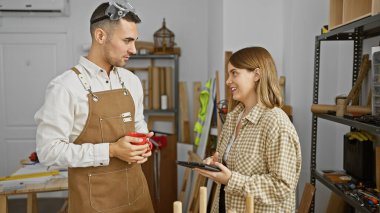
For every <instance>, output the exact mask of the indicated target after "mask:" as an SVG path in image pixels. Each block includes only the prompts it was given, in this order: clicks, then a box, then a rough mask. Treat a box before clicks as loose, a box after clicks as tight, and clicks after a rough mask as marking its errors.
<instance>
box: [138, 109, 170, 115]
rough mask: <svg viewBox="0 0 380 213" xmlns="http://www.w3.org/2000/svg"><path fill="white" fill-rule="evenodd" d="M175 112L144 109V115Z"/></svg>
mask: <svg viewBox="0 0 380 213" xmlns="http://www.w3.org/2000/svg"><path fill="white" fill-rule="evenodd" d="M176 112H177V110H175V109H173V110H160V109H156V110H155V109H146V110H144V113H146V114H175V113H176Z"/></svg>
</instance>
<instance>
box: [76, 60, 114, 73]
mask: <svg viewBox="0 0 380 213" xmlns="http://www.w3.org/2000/svg"><path fill="white" fill-rule="evenodd" d="M79 64H80V65H82V66H83V67H84V68H85V69H86V70H87V72H89V74H90V75H97V74H98V73H99V72H101V71H103V72H106V71H105V70H104V69H103V68H101V67H99V66H98V65H96V64H95V63H94V62H92V61H90V60H88V58H87V57H85V56H81V57H80V58H79ZM115 70H117V67H113V68H112V70H111V71H115Z"/></svg>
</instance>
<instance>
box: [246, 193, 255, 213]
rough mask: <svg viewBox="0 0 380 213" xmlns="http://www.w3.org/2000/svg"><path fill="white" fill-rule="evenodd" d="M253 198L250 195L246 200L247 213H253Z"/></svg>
mask: <svg viewBox="0 0 380 213" xmlns="http://www.w3.org/2000/svg"><path fill="white" fill-rule="evenodd" d="M253 208H254V205H253V196H252V195H251V194H248V195H247V197H246V198H245V213H253Z"/></svg>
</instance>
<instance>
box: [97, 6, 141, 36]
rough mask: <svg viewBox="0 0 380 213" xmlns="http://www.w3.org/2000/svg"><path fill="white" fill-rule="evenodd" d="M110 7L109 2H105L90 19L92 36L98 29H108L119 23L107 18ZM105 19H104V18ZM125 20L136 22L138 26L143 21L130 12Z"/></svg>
mask: <svg viewBox="0 0 380 213" xmlns="http://www.w3.org/2000/svg"><path fill="white" fill-rule="evenodd" d="M108 6H109V3H108V2H104V3H102V4H101V5H99V6H98V7H97V8H96V9H95V10H94V12H93V13H92V15H91V19H90V23H91V24H90V32H91V36H92V35H93V33H94V31H95V29H96V28H107V27H108V26H114V25H116V24H117V23H118V20H116V21H113V20H110V19H109V18H108V17H106V10H107V8H108ZM103 17H104V18H103ZM123 19H125V20H127V21H129V22H134V23H136V24H138V23H140V22H141V19H140V18H139V16H138V15H137V14H136V13H133V12H128V13H127V14H126V15H125V16H124V17H123Z"/></svg>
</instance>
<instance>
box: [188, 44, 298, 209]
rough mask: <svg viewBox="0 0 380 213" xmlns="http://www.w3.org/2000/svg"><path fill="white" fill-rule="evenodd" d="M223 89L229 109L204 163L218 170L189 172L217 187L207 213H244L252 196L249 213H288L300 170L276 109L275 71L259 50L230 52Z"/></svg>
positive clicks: (294, 142) (292, 133)
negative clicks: (228, 94) (229, 96)
mask: <svg viewBox="0 0 380 213" xmlns="http://www.w3.org/2000/svg"><path fill="white" fill-rule="evenodd" d="M228 74H229V76H228V79H227V81H226V84H227V86H228V87H229V88H230V89H231V93H232V99H233V102H234V108H233V110H232V111H231V112H230V113H228V115H227V119H226V122H225V124H224V126H223V130H222V133H221V136H220V138H219V142H218V146H217V150H216V151H217V152H216V153H215V154H214V155H213V156H212V157H209V158H207V159H205V163H207V164H214V165H216V166H218V167H219V168H220V169H221V170H222V171H221V172H210V171H206V170H201V169H194V170H195V171H197V172H199V173H200V174H201V175H203V176H206V177H208V178H210V179H212V180H214V181H215V182H217V183H218V188H217V192H216V196H215V200H214V202H213V207H212V212H214V213H218V212H226V211H227V210H230V209H231V210H235V211H236V212H244V210H245V198H246V196H247V195H248V194H252V195H253V198H254V212H255V213H259V212H271V213H274V212H294V209H295V190H296V186H297V182H298V178H299V174H300V169H301V149H300V145H299V140H298V136H297V132H296V130H295V128H294V126H293V124H292V123H291V122H290V120H289V118H288V116H287V115H286V114H285V113H284V112H283V111H282V110H281V108H280V107H281V106H282V98H281V94H280V89H279V84H278V79H277V72H276V67H275V64H274V61H273V59H272V56H271V55H270V53H269V52H268V51H267V50H266V49H264V48H262V47H249V48H244V49H241V50H239V51H237V52H235V53H234V54H233V55H232V56H231V58H230V60H229V63H228Z"/></svg>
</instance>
